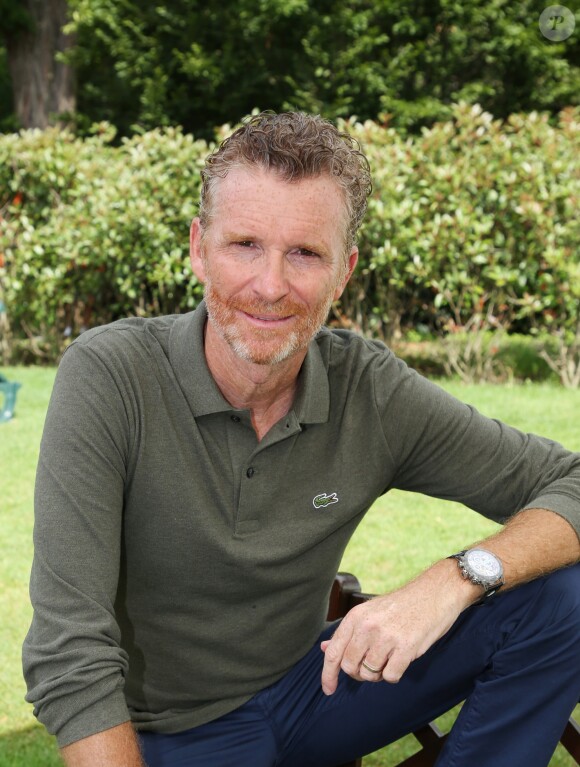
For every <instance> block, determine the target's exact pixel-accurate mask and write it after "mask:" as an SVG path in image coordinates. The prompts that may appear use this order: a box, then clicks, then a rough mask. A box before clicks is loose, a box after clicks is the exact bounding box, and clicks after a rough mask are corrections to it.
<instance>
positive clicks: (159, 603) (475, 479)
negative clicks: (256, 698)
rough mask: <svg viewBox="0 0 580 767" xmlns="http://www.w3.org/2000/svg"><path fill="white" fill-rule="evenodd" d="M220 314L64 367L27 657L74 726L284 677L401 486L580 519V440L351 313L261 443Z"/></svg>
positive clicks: (69, 732) (41, 477)
mask: <svg viewBox="0 0 580 767" xmlns="http://www.w3.org/2000/svg"><path fill="white" fill-rule="evenodd" d="M205 321H206V312H205V307H204V306H203V305H202V306H200V307H199V308H198V309H197V310H196V311H195V312H193V313H191V314H187V315H183V316H171V317H162V318H157V319H129V320H124V321H121V322H117V323H115V324H113V325H110V326H107V327H103V328H98V329H95V330H93V331H89V332H87V333H84V334H83V335H82V336H81V337H80V338H79V339H78V340H77V341H75V343H73V344H72V345H71V347H70V348H69V349H68V350H67V352H66V354H65V355H64V358H63V361H62V363H61V366H60V368H59V371H58V375H57V380H56V383H55V387H54V392H53V395H52V399H51V403H50V407H49V411H48V415H47V419H46V425H45V431H44V435H43V440H42V445H41V453H40V461H39V466H38V476H37V485H36V501H35V503H36V523H35V558H34V564H33V570H32V577H31V597H32V601H33V606H34V617H33V621H32V625H31V628H30V631H29V633H28V636H27V638H26V641H25V645H24V668H25V676H26V679H27V683H28V688H29V692H28V696H27V698H28V700H29V701H31V702H33V703H34V706H35V713H36V714H37V716H38V718H39V719H40V720H41V721H42V722H43V723H44V724H45V725H46V727H47V728H48V730H49V731H50V732H52V733H56V734H57V736H58V739H59V743H60V744H61V745H64V744H66V743H69V742H72V741H74V740H78V739H80V738H83V737H86V736H88V735H90V734H93V733H95V732H98V731H101V730H103V729H106V728H108V727H112V726H114V725H117V724H120V723H121V722H123V721H126V720H127V719H129V718H131V719H132V720H133V721H134V723H135V724H136V726H137V727H139V728H142V729H151V730H155V731H159V732H175V731H179V730H183V729H187V728H189V727H193V726H196V725H200V724H202V723H204V722H206V721H209V720H211V719H214V718H216V717H218V716H221V715H223V714H225V713H227V712H228V711H230V710H232V709H234V708H236V707H237V706H239V705H241V704H242V703H244V702H245V701H246V700H248V699H249V698H250V697H251V696H252V695H253V694H254V693H256V692H257V691H258V690H261V689H263V688H264V687H266V686H268V685H269V684H271V683H273V682H275V681H276V680H278V679H280V678H281V677H282V676H283V675H284V674H285V673H286V672H287V671H288V670H289V669H290V668H291V667H292V666H293V665H294V664H295V663H296V662H297V661H298V660H299V659H300V658H301V657H302V656H303V655H304V654H305V653H306V652H308V650H309V649H310V648H311V647H312V645H313V643H314V642H315V641H316V639H317V637H318V635H319V632H320V630H321V628H322V627H323V624H324V619H325V613H326V605H327V599H328V593H329V589H330V586H331V583H332V580H333V576H334V574H335V572H336V571H337V569H338V567H339V564H340V561H341V557H342V554H343V551H344V549H345V547H346V545H347V542H348V540H349V539H350V537H351V535H352V533H353V532H354V530H355V528H356V526H357V525H358V523H359V522H360V520H361V519H362V517H363V516H364V514H365V512H366V510H367V509H368V508H369V507H370V505H371V504H372V503H373V502H374V501H375V499H376V498H377V497H378V496H379V495H381V494H383V493H385V492H387V491H388V490H389V489H390V488H391V487H398V488H403V489H407V490H412V491H416V492H422V493H428V494H431V495H435V496H439V497H443V498H450V499H453V500H457V501H460V502H463V503H465V504H466V505H468V506H470V507H472V508H475V509H476V510H478V511H479V512H481V513H482V514H485V515H486V516H488V517H490V518H492V519H495V520H498V521H500V522H501V521H504V520H505V519H506V518H507V517H509V516H510V515H511V514H513V513H514V512H516V511H517V510H519V509H521V508H523V507H531V506H536V505H537V506H541V507H544V508H551V509H553V510H554V511H556V512H557V513H560V514H562V515H564V516H566V517H567V518H568V519H570V521H572V522H573V524H575V525H576V529H578V530H580V521H579V518H580V456H578V455H577V454H572V453H568V452H566V451H565V450H564V449H563V448H562V447H560V446H559V445H556V444H555V443H553V442H549V441H548V440H542V439H540V438H538V437H532V436H530V435H524V434H521V433H520V432H517V431H515V430H513V429H510V428H509V427H507V426H505V425H503V424H500V423H498V422H495V421H491V420H489V419H485V418H483V417H482V416H481V415H479V414H478V413H477V412H476V411H475V410H474V409H473V408H470V407H469V406H467V405H464V404H462V403H460V402H458V401H457V400H455V399H453V398H452V397H450V396H449V395H447V394H446V393H444V392H443V391H442V390H440V389H439V388H437V387H435V386H433V385H432V384H430V383H429V382H427V381H426V380H425V379H423V378H422V377H420V376H419V375H417V374H416V373H414V372H413V371H411V370H409V369H408V368H407V367H406V366H405V365H404V364H403V363H402V362H401V361H400V360H398V359H397V358H396V357H395V356H394V355H393V354H392V353H391V352H390V351H389V350H388V349H387V348H386V347H385V346H383V345H382V344H380V343H378V342H372V341H366V340H364V339H362V338H360V337H358V336H357V335H355V334H352V333H349V332H345V331H330V330H323V331H321V332H320V333H319V334H318V335H317V337H316V338H315V340H314V341H313V342H312V344H311V345H310V347H309V350H308V354H307V356H306V359H305V361H304V364H303V366H302V370H301V372H300V377H299V382H298V383H299V386H298V391H297V395H296V398H295V402H294V404H293V407H292V408H291V410H290V411H289V412H288V414H287V415H286V416H285V417H284V418H282V419H281V420H280V421H279V422H278V423H277V424H275V425H274V426H273V427H272V429H271V430H270V431H269V432H268V434H267V435H266V436H265V437H264V438H263V439H262V441H261V442H258V441H257V438H256V434H255V432H254V431H253V428H252V426H251V421H250V414H249V412H247V411H244V410H236V409H234V408H232V407H231V405H230V404H229V403H228V402H227V401H226V400H225V399H224V398H223V396H222V395H221V393H220V391H219V390H218V388H217V386H216V384H215V382H214V380H213V378H212V376H211V374H210V372H209V370H208V368H207V365H206V361H205V356H204V352H203V329H204V324H205ZM418 532H419V531H418ZM457 543H458V545H457V548H460V546H461V545H462V544H463V543H464V540H463V537H462V534H461V532H459V533H458V542H457ZM378 545H379V544H378Z"/></svg>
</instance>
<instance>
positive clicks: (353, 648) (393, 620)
mask: <svg viewBox="0 0 580 767" xmlns="http://www.w3.org/2000/svg"><path fill="white" fill-rule="evenodd" d="M477 589H478V587H474V586H473V584H471V583H469V582H466V581H464V580H463V579H462V578H461V576H460V575H459V574H458V570H457V565H456V564H455V562H452V561H449V560H443V561H442V562H438V563H437V564H436V565H434V566H433V567H432V568H430V569H429V570H427V571H426V572H424V573H423V574H422V575H421V576H419V577H418V578H417V579H415V580H414V581H411V582H410V583H408V584H407V585H405V586H403V587H402V588H400V589H397V590H396V591H393V592H391V593H390V594H385V595H384V596H379V597H375V598H374V599H371V600H370V601H369V602H365V603H364V604H362V605H358V606H357V607H355V608H353V609H352V610H351V611H350V612H349V613H348V615H347V616H346V617H345V618H344V619H343V621H342V623H341V624H340V625H339V627H338V628H337V630H336V632H335V634H334V636H333V637H332V639H328V640H326V641H324V642H322V643H321V649H322V651H323V652H324V654H325V658H324V666H323V669H322V689H323V691H324V693H325V694H326V695H332V693H333V692H334V691H335V690H336V687H337V684H338V674H339V671H340V669H342V670H343V671H344V672H345V673H347V674H348V675H349V676H351V677H352V678H353V679H357V680H358V681H367V682H380V681H382V680H384V681H385V682H392V683H394V682H398V681H399V679H400V678H401V677H402V675H403V674H404V672H405V671H406V669H407V668H408V666H409V664H410V663H411V662H412V661H413V660H415V659H416V658H419V657H420V656H421V655H423V653H425V652H426V651H427V650H428V649H429V648H430V647H431V645H433V644H434V642H436V641H437V640H438V639H439V638H440V637H442V636H443V635H444V634H445V633H446V632H447V631H448V630H449V629H450V628H451V626H452V625H453V624H454V623H455V621H456V619H457V617H458V616H459V614H460V613H461V611H462V610H463V609H464V608H465V607H466V606H467V605H469V604H470V603H472V602H473V601H475V599H477V598H478V596H480V593H478V590H477ZM363 661H364V663H366V664H368V666H370V667H371V668H373V669H377V671H371V670H369V669H368V668H365V666H364V665H363Z"/></svg>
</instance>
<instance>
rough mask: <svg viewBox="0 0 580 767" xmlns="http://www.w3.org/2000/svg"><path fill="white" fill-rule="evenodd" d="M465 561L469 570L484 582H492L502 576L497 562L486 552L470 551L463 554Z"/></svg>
mask: <svg viewBox="0 0 580 767" xmlns="http://www.w3.org/2000/svg"><path fill="white" fill-rule="evenodd" d="M465 559H466V560H467V563H468V564H469V566H470V567H471V569H472V570H473V571H474V572H475V573H477V575H479V576H481V577H482V578H485V579H486V580H490V581H493V580H495V579H496V578H501V576H502V569H501V564H500V563H499V560H498V559H497V558H496V557H494V556H493V554H490V553H489V552H488V551H482V550H481V549H472V550H471V551H468V552H467V553H466V554H465Z"/></svg>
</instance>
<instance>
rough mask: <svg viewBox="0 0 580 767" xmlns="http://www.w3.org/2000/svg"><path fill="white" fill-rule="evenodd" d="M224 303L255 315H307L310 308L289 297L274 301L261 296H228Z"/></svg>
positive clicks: (231, 307)
mask: <svg viewBox="0 0 580 767" xmlns="http://www.w3.org/2000/svg"><path fill="white" fill-rule="evenodd" d="M222 300H223V299H222ZM224 303H225V305H226V306H227V307H228V309H234V310H236V311H239V312H244V313H245V314H251V315H254V316H260V315H265V316H267V315H275V316H277V317H289V316H295V317H306V316H307V315H308V310H307V308H306V307H305V306H303V305H302V304H300V303H298V302H297V301H293V300H292V299H289V298H286V299H281V300H280V301H275V302H274V303H271V302H270V301H264V300H263V299H260V298H226V299H225V300H224Z"/></svg>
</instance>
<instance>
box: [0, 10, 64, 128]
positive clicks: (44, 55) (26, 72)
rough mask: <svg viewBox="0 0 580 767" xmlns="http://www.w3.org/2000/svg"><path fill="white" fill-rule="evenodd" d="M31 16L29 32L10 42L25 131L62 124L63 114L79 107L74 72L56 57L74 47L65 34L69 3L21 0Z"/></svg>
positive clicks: (16, 35)
mask: <svg viewBox="0 0 580 767" xmlns="http://www.w3.org/2000/svg"><path fill="white" fill-rule="evenodd" d="M19 1H20V3H21V5H22V7H23V8H24V9H25V10H26V11H27V12H28V14H29V15H30V17H31V21H32V24H31V27H30V29H29V30H21V31H19V32H17V33H14V34H12V35H11V36H10V37H9V38H8V40H7V41H6V50H7V53H8V66H9V69H10V76H11V78H12V88H13V92H14V111H15V112H16V116H17V117H18V120H19V122H20V124H21V125H22V127H23V128H46V127H47V126H48V125H55V124H61V118H62V115H63V114H71V113H73V112H74V111H75V107H76V88H75V78H74V73H73V70H72V68H71V67H70V66H68V65H67V64H64V63H62V62H61V61H57V58H56V54H57V53H59V52H64V51H66V50H67V49H69V48H70V47H71V46H72V44H73V42H74V41H73V39H72V38H71V36H70V35H65V34H64V33H63V31H62V28H63V26H64V24H66V22H67V11H68V8H67V2H66V0H19Z"/></svg>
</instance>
